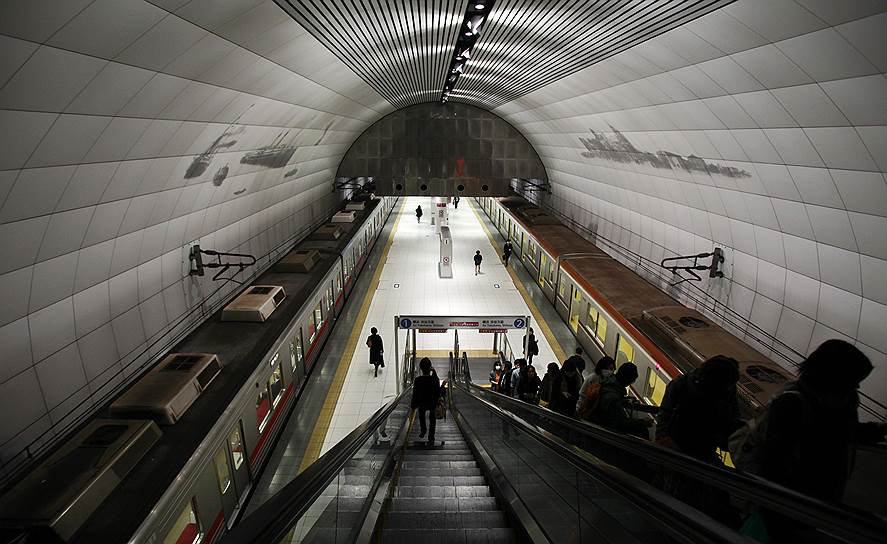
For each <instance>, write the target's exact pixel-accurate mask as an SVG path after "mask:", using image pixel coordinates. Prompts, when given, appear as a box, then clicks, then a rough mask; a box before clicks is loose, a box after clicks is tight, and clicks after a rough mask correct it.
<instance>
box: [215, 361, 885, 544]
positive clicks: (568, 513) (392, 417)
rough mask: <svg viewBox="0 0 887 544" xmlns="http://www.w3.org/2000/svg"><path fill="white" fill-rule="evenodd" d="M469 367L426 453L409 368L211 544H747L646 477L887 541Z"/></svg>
mask: <svg viewBox="0 0 887 544" xmlns="http://www.w3.org/2000/svg"><path fill="white" fill-rule="evenodd" d="M405 366H406V365H405ZM411 366H412V365H410V367H411ZM468 368H469V367H468V361H467V358H465V357H461V358H459V359H458V360H455V361H454V360H453V359H452V356H451V361H450V371H449V375H450V378H451V379H450V384H451V386H450V387H449V395H448V399H447V402H448V413H447V418H446V419H442V420H438V425H437V432H436V437H435V438H436V441H435V444H434V445H433V446H428V445H427V444H426V443H425V441H424V440H422V439H420V437H419V436H418V429H417V427H418V424H417V422H414V417H413V412H412V411H411V410H410V409H409V404H410V396H411V388H410V387H411V385H410V384H411V381H412V374H411V373H410V372H409V370H407V371H405V374H404V378H403V393H401V394H400V395H399V396H398V397H397V398H395V399H393V400H392V401H390V402H389V403H388V404H387V405H386V406H384V407H382V408H380V409H379V411H377V412H376V413H375V414H373V415H372V416H371V417H370V418H369V419H368V420H367V421H366V422H365V423H364V424H363V425H361V426H360V427H358V428H357V429H356V430H355V431H353V432H352V433H351V434H350V435H348V436H347V437H345V438H344V439H343V440H342V441H341V442H340V443H339V444H337V445H336V446H335V447H333V448H332V449H331V450H330V451H329V452H327V453H326V454H324V455H323V456H322V457H321V458H320V459H318V460H317V461H316V462H315V463H314V464H312V465H311V466H310V467H309V468H308V469H307V470H305V471H304V472H303V473H301V474H300V475H299V476H298V477H296V478H295V480H293V481H292V482H291V483H289V484H287V485H286V486H285V487H284V488H283V489H282V490H281V491H280V492H278V493H277V494H276V495H274V496H273V497H271V498H270V499H269V500H268V501H267V502H266V503H265V504H264V505H263V506H261V507H260V508H258V509H257V510H256V511H255V512H253V513H252V514H251V515H249V516H247V517H246V518H245V519H244V520H243V521H242V522H241V523H240V524H239V525H238V526H236V527H235V528H234V529H233V530H232V531H231V532H230V533H229V534H228V535H227V536H226V537H225V538H224V539H223V540H222V542H223V543H224V544H240V543H247V542H250V543H252V542H263V543H266V542H267V543H272V544H274V543H281V544H282V543H287V544H290V543H298V542H331V543H332V542H335V543H351V542H360V543H369V542H398V543H409V542H421V543H423V544H430V543H434V542H441V543H443V542H447V543H449V542H456V543H462V542H464V543H469V542H471V543H475V542H490V543H500V542H501V543H504V542H532V543H550V542H558V543H560V542H595V543H600V542H620V543H622V542H628V543H641V542H651V543H653V542H655V543H657V544H658V543H661V542H663V541H664V542H687V543H690V542H692V543H706V542H737V543H738V542H753V541H752V540H750V539H748V538H747V537H746V536H743V535H741V534H739V532H738V531H737V529H738V526H735V525H731V524H730V523H729V522H727V521H725V520H723V519H718V516H717V515H716V513H713V512H709V511H707V509H706V505H705V504H699V501H698V500H697V501H695V504H694V501H692V500H691V501H681V500H677V499H676V498H675V497H674V496H672V495H671V494H669V493H666V492H664V491H663V489H662V487H663V486H661V485H656V479H655V478H656V477H655V474H657V473H658V474H660V475H661V474H667V475H669V477H670V478H671V480H670V481H672V482H674V481H679V482H683V484H684V485H686V483H687V482H688V481H692V482H693V484H694V485H696V486H697V487H696V488H692V487H691V489H696V490H698V491H699V492H700V493H702V494H703V495H702V496H704V493H708V492H711V491H712V490H714V491H717V492H718V493H721V495H722V496H723V493H722V492H724V491H725V490H726V491H727V493H728V496H729V499H730V500H731V501H732V500H734V499H736V500H739V501H742V504H743V505H744V507H745V508H750V509H751V508H766V509H769V510H772V511H774V512H778V513H779V514H782V515H788V516H791V519H792V520H794V521H796V522H797V523H800V524H803V526H804V527H809V528H810V531H811V534H815V536H816V540H815V541H817V542H871V543H875V542H882V541H883V535H884V534H887V525H885V523H884V520H883V519H881V518H877V517H875V516H870V515H866V514H864V513H861V512H856V511H850V510H846V509H841V508H836V507H834V506H833V505H826V504H824V503H819V502H818V501H815V500H813V499H809V498H807V497H804V496H802V495H798V494H796V493H793V492H791V491H789V490H786V489H783V488H779V487H778V486H774V485H773V484H769V483H768V482H764V481H762V480H758V479H755V478H752V477H748V476H744V475H739V474H730V473H727V472H726V471H721V470H714V471H713V470H712V467H709V466H707V465H704V464H702V463H698V462H695V461H694V460H692V459H688V458H684V457H683V456H680V455H679V454H675V453H673V452H670V451H668V450H663V449H662V448H658V447H656V446H654V445H652V444H649V443H641V442H640V441H636V440H634V439H630V438H628V437H624V436H622V435H615V433H608V432H607V431H604V430H602V429H597V428H592V429H586V428H583V427H582V426H577V425H576V422H575V421H572V420H571V421H563V420H558V419H557V418H560V417H562V416H559V415H558V414H553V413H551V412H549V411H548V410H544V409H540V408H538V407H536V406H531V405H526V404H525V403H520V402H519V401H515V400H514V399H510V398H508V397H504V396H502V395H498V394H495V393H491V392H489V391H488V390H485V389H483V388H480V387H478V386H477V385H475V384H472V383H471V380H470V376H468V375H467V374H468V373H469V370H468ZM546 412H547V413H546ZM694 463H695V464H694ZM657 471H658V472H657ZM675 478H677V480H675ZM685 480H686V481H685ZM688 503H689V504H688Z"/></svg>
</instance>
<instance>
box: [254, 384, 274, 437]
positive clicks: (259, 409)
mask: <svg viewBox="0 0 887 544" xmlns="http://www.w3.org/2000/svg"><path fill="white" fill-rule="evenodd" d="M270 416H271V401H270V400H269V399H268V388H267V387H260V388H259V394H258V395H256V421H257V422H258V423H259V432H262V431H264V430H265V425H267V424H268V419H269V417H270Z"/></svg>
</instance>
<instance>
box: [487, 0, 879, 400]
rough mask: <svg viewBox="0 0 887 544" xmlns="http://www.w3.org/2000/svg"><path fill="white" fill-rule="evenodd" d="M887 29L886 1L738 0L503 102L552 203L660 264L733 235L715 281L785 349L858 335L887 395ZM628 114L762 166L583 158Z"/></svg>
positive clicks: (641, 135)
mask: <svg viewBox="0 0 887 544" xmlns="http://www.w3.org/2000/svg"><path fill="white" fill-rule="evenodd" d="M885 28H887V4H885V3H883V2H877V1H874V0H871V1H859V0H853V1H847V2H832V1H827V0H767V1H763V0H739V1H738V2H736V3H735V4H732V5H730V6H728V7H727V8H724V9H722V10H720V11H718V12H714V13H711V14H709V15H706V16H704V17H702V18H700V19H698V20H696V21H694V22H692V23H690V24H688V25H685V26H684V27H681V28H678V29H675V30H673V31H671V32H669V33H667V34H665V35H662V36H660V37H658V38H655V39H653V40H650V41H648V42H646V43H644V44H643V45H641V46H639V47H635V48H633V49H631V50H629V51H626V52H624V53H622V54H619V55H617V56H615V57H612V58H610V59H608V60H606V61H604V62H601V63H599V64H596V65H594V66H592V67H589V68H587V69H585V70H582V71H580V72H578V73H576V74H574V75H572V76H570V77H568V78H565V79H563V80H560V81H558V82H555V83H553V84H551V85H549V86H547V87H545V88H542V89H540V90H538V91H536V92H533V93H531V94H529V95H526V96H524V97H522V98H520V99H518V100H515V101H513V102H511V103H508V104H505V105H503V106H502V107H500V108H498V109H497V110H496V111H495V113H498V114H500V115H502V116H503V117H505V118H506V119H507V120H508V121H510V122H511V123H512V124H514V125H515V126H516V127H517V128H518V129H519V130H521V131H522V132H523V133H524V134H525V135H526V136H527V137H528V138H529V140H530V141H531V142H532V143H533V144H534V146H535V147H536V149H537V150H538V151H539V153H540V155H541V157H542V159H543V161H544V162H545V165H546V167H547V169H548V174H549V176H550V178H551V182H552V185H553V196H552V199H551V204H552V205H554V206H556V207H558V208H559V209H560V210H561V211H563V212H564V213H565V214H567V215H568V216H571V217H573V218H575V219H576V220H578V221H580V222H582V223H583V224H585V225H587V226H588V227H590V228H591V229H592V230H593V231H595V232H596V233H597V234H598V235H599V236H602V237H605V238H608V239H610V240H613V241H614V242H617V243H619V244H622V245H624V246H627V247H630V248H631V249H632V250H633V251H636V252H638V253H641V254H642V255H643V256H645V257H647V258H649V259H652V260H654V261H657V262H658V261H659V260H660V259H662V258H663V257H667V256H673V255H675V254H688V253H695V252H698V251H707V250H711V248H712V247H713V246H720V247H724V248H725V249H726V252H727V270H728V277H727V278H726V279H724V280H717V281H714V282H708V281H705V282H704V283H703V284H702V287H703V289H706V290H707V291H708V292H709V293H710V294H712V295H713V296H716V297H718V298H719V299H720V300H721V301H722V302H725V303H727V304H728V305H729V307H730V308H732V309H733V310H735V311H736V312H738V313H739V314H741V315H742V316H744V317H747V318H749V319H750V320H751V321H752V322H753V323H754V324H756V325H758V326H759V327H761V328H762V329H764V330H765V331H766V332H767V333H769V334H770V335H772V336H775V337H776V338H777V339H778V340H780V341H781V342H784V343H785V344H786V345H787V346H788V347H789V348H791V349H786V348H785V347H780V346H778V345H777V348H778V349H779V350H780V351H783V352H789V353H790V352H791V351H792V350H794V351H795V352H797V354H801V355H803V354H806V353H808V352H809V351H810V350H812V349H813V348H815V347H816V346H817V345H818V343H820V342H821V341H823V340H825V339H827V338H832V337H835V338H847V339H850V340H851V341H853V342H854V343H856V345H857V346H859V347H860V348H861V349H863V350H864V351H865V352H866V353H867V354H869V355H870V356H871V358H872V360H873V362H874V363H875V365H876V370H875V372H874V373H873V375H872V376H871V377H870V378H869V379H868V380H867V381H866V382H864V383H863V388H862V389H863V391H865V392H867V393H868V394H870V395H872V396H873V397H875V398H876V399H878V400H880V401H881V402H882V403H887V344H885V341H884V337H885V334H884V333H885V332H887V180H885V175H884V172H885V170H887V126H885V125H887V78H885V74H884V72H885V70H887V33H885V32H884V29H885ZM614 129H615V130H618V131H619V132H621V133H622V134H623V135H624V136H625V138H627V139H628V140H629V141H630V142H631V143H632V144H633V145H634V147H635V148H636V149H638V150H639V151H641V152H651V153H656V152H657V151H669V152H672V153H675V154H678V155H682V156H684V157H687V156H688V155H695V156H697V157H701V158H703V159H705V161H706V162H708V163H714V164H717V165H721V166H732V167H735V168H739V169H742V170H744V171H746V172H748V174H749V175H748V176H745V177H727V176H724V175H719V174H709V173H705V172H703V171H701V170H694V171H688V170H684V169H681V168H673V169H666V168H655V167H653V166H652V165H650V164H649V163H646V162H643V161H640V162H631V160H629V159H631V157H630V156H629V154H626V155H625V156H626V160H625V161H618V160H611V159H609V158H603V157H600V156H597V157H587V156H583V155H582V152H584V151H585V150H586V149H585V146H583V144H582V143H581V142H580V141H579V138H580V137H582V138H589V137H590V136H591V132H590V131H591V130H594V131H596V132H598V133H602V134H605V135H606V136H607V137H608V138H610V139H611V140H612V139H613V138H614V137H615V134H614ZM735 332H737V333H738V334H739V335H740V336H742V335H744V334H746V332H747V331H746V330H738V331H735ZM760 347H761V349H762V350H763V351H764V352H765V353H769V352H770V348H771V347H772V341H770V340H765V341H764V345H763V346H760ZM797 354H796V355H795V356H794V358H795V359H796V360H797V359H798V357H799V355H797Z"/></svg>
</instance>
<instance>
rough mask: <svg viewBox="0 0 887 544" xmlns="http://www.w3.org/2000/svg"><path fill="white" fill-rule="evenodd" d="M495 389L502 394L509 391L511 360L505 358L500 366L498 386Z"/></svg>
mask: <svg viewBox="0 0 887 544" xmlns="http://www.w3.org/2000/svg"><path fill="white" fill-rule="evenodd" d="M496 390H497V391H498V392H499V393H502V394H503V395H508V394H510V392H511V361H509V360H507V359H506V360H505V363H504V364H503V366H502V376H500V377H499V387H498V388H497V389H496Z"/></svg>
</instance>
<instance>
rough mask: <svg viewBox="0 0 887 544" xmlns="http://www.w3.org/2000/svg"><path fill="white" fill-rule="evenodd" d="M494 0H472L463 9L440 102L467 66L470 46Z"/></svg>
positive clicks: (447, 94)
mask: <svg viewBox="0 0 887 544" xmlns="http://www.w3.org/2000/svg"><path fill="white" fill-rule="evenodd" d="M494 3H495V0H472V1H471V2H469V4H468V6H467V7H466V9H465V17H464V18H463V19H462V25H461V28H460V30H459V34H458V35H457V38H456V47H455V48H454V51H453V56H452V59H451V60H450V67H449V71H448V72H447V76H446V79H445V81H444V89H443V91H442V92H441V102H446V101H447V99H448V98H449V95H450V93H451V92H454V91H455V86H456V83H457V82H458V80H459V76H460V75H462V74H463V73H464V72H465V68H467V67H468V61H469V60H470V59H471V58H472V48H473V47H474V45H475V43H476V42H477V40H478V39H479V37H480V31H481V27H482V26H483V24H484V22H485V21H486V17H487V12H489V11H491V10H492V9H493V4H494Z"/></svg>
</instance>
